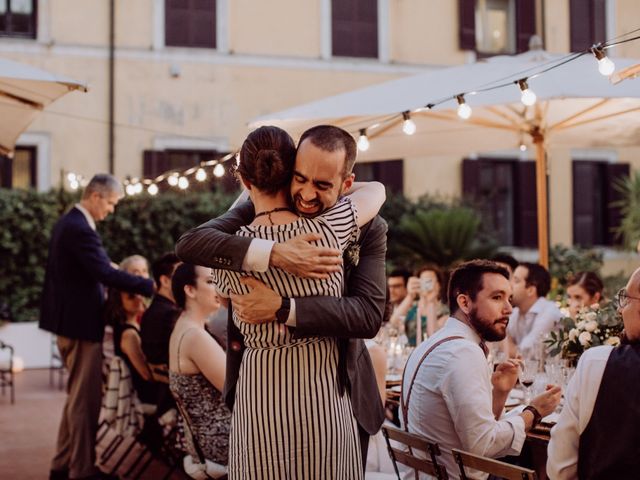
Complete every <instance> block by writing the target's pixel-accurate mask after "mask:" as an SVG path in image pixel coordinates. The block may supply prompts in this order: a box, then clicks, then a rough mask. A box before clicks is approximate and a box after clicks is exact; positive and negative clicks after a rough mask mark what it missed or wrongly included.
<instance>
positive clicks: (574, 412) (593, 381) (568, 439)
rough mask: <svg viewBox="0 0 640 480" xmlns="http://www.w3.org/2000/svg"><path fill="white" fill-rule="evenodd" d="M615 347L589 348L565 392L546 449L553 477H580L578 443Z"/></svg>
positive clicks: (548, 473)
mask: <svg viewBox="0 0 640 480" xmlns="http://www.w3.org/2000/svg"><path fill="white" fill-rule="evenodd" d="M612 350H613V347H610V346H600V347H592V348H590V349H588V350H586V351H585V352H584V353H583V354H582V357H580V361H579V362H578V368H577V369H576V372H575V373H574V375H573V377H572V378H571V381H570V382H569V385H568V386H567V390H566V392H565V394H564V406H563V407H562V413H560V418H559V419H558V423H557V424H556V425H555V426H554V427H553V428H552V429H551V441H550V442H549V447H548V450H547V455H548V457H547V475H548V476H549V478H550V479H551V480H565V479H567V480H568V479H575V478H578V445H579V441H580V435H581V434H582V432H584V430H585V429H586V428H587V425H588V424H589V420H591V414H592V413H593V407H594V405H595V403H596V398H597V397H598V391H599V390H600V383H601V382H602V376H603V375H604V369H605V367H606V366H607V361H608V360H609V355H610V354H611V351H612Z"/></svg>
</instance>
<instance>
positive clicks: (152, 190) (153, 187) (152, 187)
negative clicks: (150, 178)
mask: <svg viewBox="0 0 640 480" xmlns="http://www.w3.org/2000/svg"><path fill="white" fill-rule="evenodd" d="M147 193H148V194H149V195H152V196H153V195H157V194H158V185H156V184H155V183H152V184H151V185H149V188H147Z"/></svg>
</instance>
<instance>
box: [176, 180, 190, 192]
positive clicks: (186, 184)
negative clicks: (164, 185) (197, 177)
mask: <svg viewBox="0 0 640 480" xmlns="http://www.w3.org/2000/svg"><path fill="white" fill-rule="evenodd" d="M178 188H180V189H181V190H186V189H187V188H189V180H187V177H180V178H179V179H178Z"/></svg>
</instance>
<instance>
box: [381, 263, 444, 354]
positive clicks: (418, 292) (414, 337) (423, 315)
mask: <svg viewBox="0 0 640 480" xmlns="http://www.w3.org/2000/svg"><path fill="white" fill-rule="evenodd" d="M443 284H444V279H443V273H442V271H441V270H440V269H439V268H438V267H436V266H435V265H424V266H422V267H421V268H419V269H418V270H417V271H416V273H415V276H413V277H411V278H409V281H408V282H407V296H406V297H405V298H404V300H403V301H402V302H401V303H400V305H398V307H397V308H396V310H395V311H394V312H393V315H392V316H391V324H392V325H395V326H396V328H399V329H404V332H405V334H406V336H407V338H408V339H409V344H410V345H413V346H415V345H418V344H420V343H421V342H422V340H424V339H425V338H427V337H430V336H431V335H433V334H434V333H435V332H436V331H438V330H439V329H440V328H441V327H442V326H443V325H444V322H445V321H446V320H447V318H448V316H449V309H448V308H447V306H446V305H445V304H444V303H443V302H442V291H443V288H442V285H443ZM418 318H420V323H418V321H417V319H418Z"/></svg>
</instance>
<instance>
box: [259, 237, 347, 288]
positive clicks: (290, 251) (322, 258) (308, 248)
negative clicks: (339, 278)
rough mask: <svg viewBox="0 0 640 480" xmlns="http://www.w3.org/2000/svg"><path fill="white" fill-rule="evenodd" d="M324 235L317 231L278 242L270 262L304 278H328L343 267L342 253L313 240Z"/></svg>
mask: <svg viewBox="0 0 640 480" xmlns="http://www.w3.org/2000/svg"><path fill="white" fill-rule="evenodd" d="M321 238H322V237H321V235H319V234H317V233H306V234H304V235H299V236H297V237H294V238H292V239H291V240H288V241H286V242H283V243H276V244H275V245H274V246H273V249H272V251H271V258H270V259H269V264H270V265H271V266H273V267H277V268H281V269H283V270H285V271H286V272H289V273H291V274H293V275H296V276H298V277H303V278H317V279H327V278H329V275H330V274H331V273H334V272H339V271H340V269H341V268H342V255H341V252H340V250H338V249H335V248H326V247H318V246H316V245H313V244H312V242H314V241H317V240H320V239H321Z"/></svg>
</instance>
